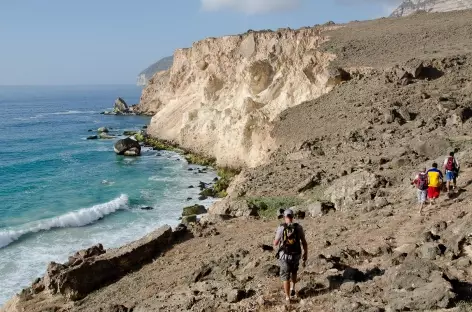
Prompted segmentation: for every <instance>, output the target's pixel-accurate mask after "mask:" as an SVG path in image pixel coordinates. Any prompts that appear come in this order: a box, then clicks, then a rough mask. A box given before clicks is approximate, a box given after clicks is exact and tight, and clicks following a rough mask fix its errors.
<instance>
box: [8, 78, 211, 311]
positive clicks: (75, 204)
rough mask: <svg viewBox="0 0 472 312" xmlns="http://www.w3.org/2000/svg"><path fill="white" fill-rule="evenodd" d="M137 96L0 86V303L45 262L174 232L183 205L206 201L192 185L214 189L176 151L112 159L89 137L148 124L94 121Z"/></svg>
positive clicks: (126, 89)
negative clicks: (165, 227)
mask: <svg viewBox="0 0 472 312" xmlns="http://www.w3.org/2000/svg"><path fill="white" fill-rule="evenodd" d="M140 93H141V89H140V88H138V87H135V86H93V87H89V86H74V87H26V86H22V87H2V86H0V111H1V116H0V306H1V305H2V304H3V303H5V301H6V300H7V299H9V298H10V297H11V296H13V295H14V294H15V293H17V292H19V291H20V290H21V289H22V288H23V287H25V286H28V285H29V284H31V282H32V281H33V280H34V279H35V278H36V277H40V276H42V275H43V274H44V272H45V270H46V267H47V264H48V263H49V262H50V261H56V262H64V261H66V260H67V258H68V256H69V255H71V254H73V253H74V252H75V251H77V250H79V249H82V248H87V247H90V246H92V245H94V244H97V243H102V244H103V245H104V247H105V248H110V247H118V246H120V245H123V244H125V243H127V242H130V241H133V240H135V239H138V238H140V237H141V236H143V235H145V234H147V233H149V232H150V231H152V230H154V229H156V228H157V227H159V226H160V225H162V224H170V225H176V224H177V223H178V220H177V219H178V217H179V216H180V214H181V211H182V207H183V206H186V205H190V204H195V203H203V204H205V205H209V204H210V203H211V201H204V202H199V201H198V200H197V197H198V188H189V186H190V185H194V186H197V184H198V183H199V181H203V182H211V181H212V180H213V178H214V177H216V174H215V173H214V172H208V173H205V174H196V171H191V170H189V169H190V168H196V166H191V165H188V164H187V163H186V161H185V160H184V159H182V158H181V157H180V156H179V155H177V154H175V153H171V152H157V151H153V150H150V149H144V151H143V155H142V156H141V157H137V158H130V157H123V156H117V155H115V153H114V152H113V143H114V142H115V141H116V140H86V137H87V136H89V135H92V134H93V133H92V132H89V131H88V130H89V129H97V128H99V127H102V126H107V127H109V128H111V129H112V131H111V133H112V134H116V135H120V134H122V133H123V131H124V130H133V129H136V130H138V129H141V128H142V127H143V126H144V125H146V124H148V122H149V118H148V117H141V116H105V115H101V114H100V112H101V111H103V110H105V109H111V108H112V107H113V102H114V100H115V98H116V97H118V96H121V97H122V98H124V99H125V100H126V101H127V102H128V103H129V104H134V103H137V102H138V100H139V96H140ZM189 197H191V198H193V199H192V200H190V201H188V200H187V198H189ZM144 206H152V207H154V210H149V211H148V210H141V209H140V208H141V207H144Z"/></svg>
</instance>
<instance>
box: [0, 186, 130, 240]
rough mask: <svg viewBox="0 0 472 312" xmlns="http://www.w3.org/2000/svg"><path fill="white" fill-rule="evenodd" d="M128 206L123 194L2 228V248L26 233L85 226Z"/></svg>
mask: <svg viewBox="0 0 472 312" xmlns="http://www.w3.org/2000/svg"><path fill="white" fill-rule="evenodd" d="M126 207H128V196H127V195H124V194H122V195H120V196H119V197H118V198H115V199H113V200H112V201H109V202H107V203H104V204H99V205H95V206H92V207H90V208H83V209H79V210H77V211H72V212H68V213H66V214H63V215H61V216H58V217H55V218H52V219H47V220H41V221H37V222H32V223H29V224H26V225H24V226H23V228H22V229H12V230H8V229H7V230H1V231H0V248H3V247H5V246H8V245H9V244H11V243H12V242H14V241H16V240H18V239H19V238H21V237H22V236H23V235H26V234H31V233H37V232H41V231H49V230H51V229H56V228H67V227H80V226H85V225H88V224H91V223H93V222H96V221H97V220H100V219H101V218H103V217H105V216H106V215H109V214H111V213H113V212H115V211H117V210H119V209H124V208H126Z"/></svg>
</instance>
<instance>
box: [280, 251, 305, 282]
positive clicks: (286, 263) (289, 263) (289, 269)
mask: <svg viewBox="0 0 472 312" xmlns="http://www.w3.org/2000/svg"><path fill="white" fill-rule="evenodd" d="M299 265H300V256H294V257H293V259H292V260H282V259H279V266H280V279H281V280H282V281H284V282H285V281H289V280H290V279H291V277H292V275H293V274H297V272H298V267H299Z"/></svg>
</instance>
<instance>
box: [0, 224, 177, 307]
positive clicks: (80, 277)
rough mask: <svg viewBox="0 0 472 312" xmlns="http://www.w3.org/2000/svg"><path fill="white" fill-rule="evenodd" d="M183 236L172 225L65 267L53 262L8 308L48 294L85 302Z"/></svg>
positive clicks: (85, 254) (92, 251)
mask: <svg viewBox="0 0 472 312" xmlns="http://www.w3.org/2000/svg"><path fill="white" fill-rule="evenodd" d="M184 230H185V229H184ZM180 234H181V233H178V232H177V231H176V232H172V229H171V228H170V227H169V226H163V227H161V228H159V229H158V230H156V231H154V232H152V233H150V234H148V235H146V236H145V237H143V238H141V239H140V240H138V241H135V242H133V243H131V244H129V245H125V246H124V247H121V248H118V249H110V250H108V251H105V250H104V249H103V246H102V245H97V246H94V247H91V248H89V249H86V250H82V251H79V252H77V253H76V254H75V255H74V256H72V257H69V261H68V262H66V263H64V264H59V263H55V262H51V263H50V264H49V266H48V269H47V272H46V274H45V276H44V277H43V278H42V279H38V280H37V281H35V282H34V283H33V285H32V287H30V288H26V289H25V290H23V292H22V293H21V294H20V296H19V300H18V298H14V300H12V302H10V303H9V304H8V305H9V306H10V305H12V303H14V302H24V301H28V300H31V299H33V296H34V295H36V294H38V293H42V292H44V291H47V292H48V293H49V294H51V295H56V294H58V295H62V296H64V297H65V298H67V299H68V300H73V301H75V300H79V299H82V298H84V297H85V296H87V295H88V294H89V293H91V292H92V291H95V290H97V289H99V288H101V287H103V286H106V285H108V284H110V283H113V282H115V281H117V280H118V279H120V278H121V277H123V276H125V275H126V274H127V273H129V272H131V271H134V270H136V269H139V268H140V267H141V266H142V265H144V264H146V263H149V262H150V261H152V260H153V259H154V258H156V257H158V256H159V255H160V254H161V253H162V252H163V251H165V250H167V249H168V248H169V247H170V246H172V243H173V242H174V241H176V240H177V239H179V238H180V237H179V236H181V235H180ZM11 311H13V310H11Z"/></svg>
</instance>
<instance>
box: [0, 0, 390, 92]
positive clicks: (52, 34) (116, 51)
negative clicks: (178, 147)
mask: <svg viewBox="0 0 472 312" xmlns="http://www.w3.org/2000/svg"><path fill="white" fill-rule="evenodd" d="M397 3H398V1H397V0H135V1H132V0H80V1H77V0H76V1H68V0H21V1H19V0H0V85H74V84H133V83H134V82H135V79H136V76H137V74H138V73H139V72H140V71H141V70H143V69H144V68H146V67H147V66H148V65H150V64H151V63H153V62H155V61H157V60H159V59H160V58H162V57H164V56H168V55H171V54H172V53H173V51H174V50H175V49H176V48H181V47H189V46H191V45H192V43H193V42H194V41H197V40H200V39H203V38H205V37H218V36H221V35H228V34H237V33H241V32H245V31H246V30H248V29H254V30H257V29H268V28H271V29H276V28H280V27H292V28H297V27H301V26H311V25H314V24H321V23H325V22H327V21H330V20H333V21H335V22H348V21H351V20H365V19H372V18H376V17H380V16H385V15H387V14H388V11H389V10H390V9H391V8H393V7H395V4H397Z"/></svg>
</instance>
